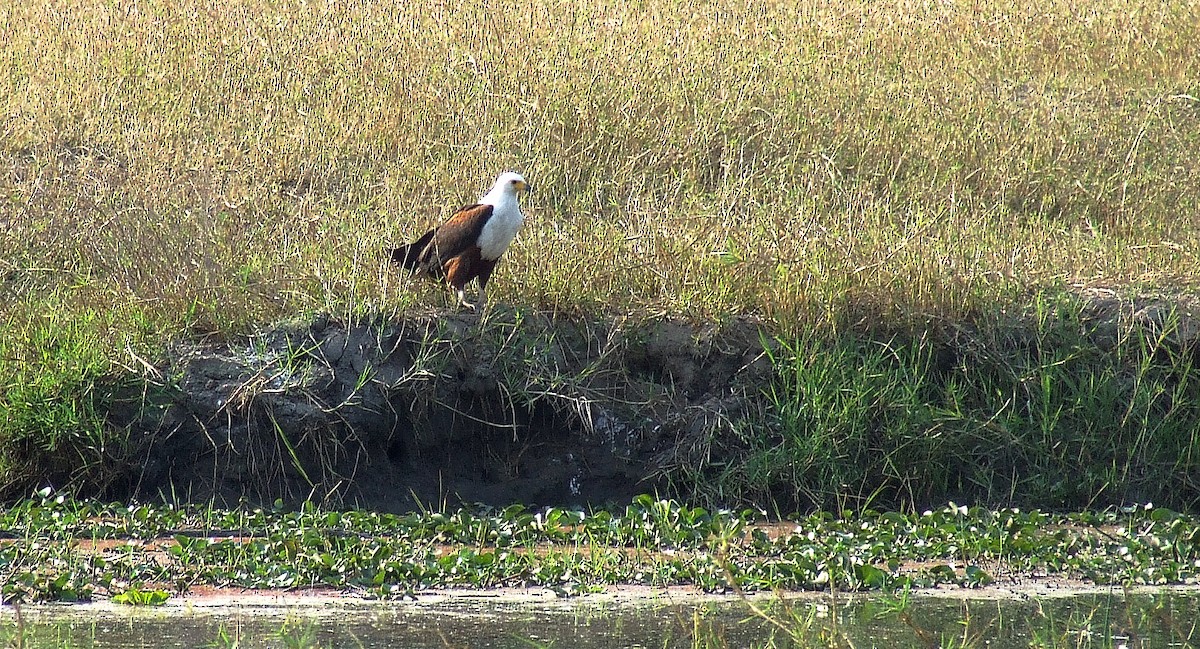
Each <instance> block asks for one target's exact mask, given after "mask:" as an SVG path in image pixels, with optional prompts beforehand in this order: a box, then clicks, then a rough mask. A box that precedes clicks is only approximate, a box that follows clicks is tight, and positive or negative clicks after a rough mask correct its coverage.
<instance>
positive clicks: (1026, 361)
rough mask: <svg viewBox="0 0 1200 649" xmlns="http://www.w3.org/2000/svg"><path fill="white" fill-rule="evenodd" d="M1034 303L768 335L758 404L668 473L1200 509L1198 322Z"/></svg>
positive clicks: (700, 441) (750, 483) (841, 491)
mask: <svg viewBox="0 0 1200 649" xmlns="http://www.w3.org/2000/svg"><path fill="white" fill-rule="evenodd" d="M1031 311H1032V312H1031V313H1029V314H1025V315H1023V316H1021V317H1015V318H1013V317H1009V318H1008V319H1007V321H1004V322H990V323H980V324H979V325H977V326H976V327H971V328H963V327H956V328H953V329H951V330H950V331H942V332H934V333H929V334H926V335H923V336H922V337H920V338H912V337H911V336H901V335H895V336H894V337H892V338H890V339H887V338H882V339H881V338H880V336H878V335H874V336H871V335H862V334H854V335H843V336H840V337H837V338H835V339H833V340H830V339H828V338H826V337H823V336H819V335H815V334H809V335H801V336H799V337H796V338H784V339H782V340H781V341H780V342H779V344H777V345H771V344H768V345H767V346H768V349H769V350H772V351H770V353H771V355H772V363H773V365H774V366H775V368H776V378H775V380H774V381H773V382H772V384H771V385H770V386H769V387H767V388H766V389H765V392H766V406H765V412H764V413H760V414H758V415H757V416H752V417H749V418H747V419H746V420H743V421H740V422H734V423H733V424H732V425H730V426H725V427H713V428H711V429H707V430H703V431H698V432H697V433H696V434H694V435H693V436H692V439H689V440H687V443H685V444H681V445H680V446H679V448H678V449H677V455H676V456H675V457H674V458H673V459H674V461H673V462H672V463H671V464H670V466H669V468H668V470H667V475H668V477H669V478H670V479H671V480H673V481H675V483H677V484H678V486H679V489H680V491H682V492H685V493H690V494H692V495H693V496H692V497H693V499H695V501H696V502H730V501H731V500H732V501H737V500H741V501H743V502H752V503H765V504H774V506H775V507H777V508H779V511H781V512H784V513H786V512H788V511H793V510H795V509H796V508H799V509H801V510H804V509H807V508H813V507H817V508H834V509H841V508H844V507H854V508H861V507H872V506H877V507H900V508H905V507H922V506H924V504H926V503H929V502H935V501H936V500H937V499H939V498H947V497H949V498H958V499H965V500H967V501H971V502H973V501H983V502H991V503H1009V504H1018V505H1024V506H1031V505H1032V506H1040V507H1051V508H1055V507H1057V508H1061V507H1063V506H1064V505H1065V506H1068V507H1071V506H1074V507H1090V506H1095V505H1097V504H1099V505H1108V504H1113V503H1116V504H1121V503H1128V502H1139V501H1142V502H1144V501H1153V502H1158V503H1163V504H1168V505H1169V506H1173V507H1180V508H1184V509H1187V510H1189V511H1190V510H1193V509H1194V508H1195V507H1196V506H1197V504H1200V484H1198V483H1197V482H1196V480H1195V478H1194V477H1193V476H1196V475H1200V464H1198V461H1200V458H1198V457H1197V455H1196V453H1195V449H1197V448H1200V368H1198V367H1197V366H1196V364H1195V362H1194V358H1195V356H1194V353H1195V347H1196V343H1197V341H1196V340H1194V339H1193V338H1191V337H1190V336H1194V329H1191V328H1193V327H1195V324H1196V323H1194V322H1191V321H1189V322H1186V323H1184V325H1183V326H1181V321H1180V319H1179V317H1178V314H1177V313H1173V312H1170V311H1169V310H1167V309H1165V308H1160V309H1159V310H1158V311H1157V316H1158V320H1156V321H1155V322H1143V323H1141V324H1134V325H1130V324H1128V323H1126V324H1118V323H1117V322H1115V321H1113V320H1098V319H1097V318H1096V317H1095V305H1094V304H1091V303H1089V302H1088V301H1087V300H1085V299H1081V298H1079V297H1075V296H1068V295H1052V296H1046V295H1042V296H1039V297H1038V298H1037V299H1036V300H1035V303H1034V307H1033V308H1032V309H1031ZM1183 329H1189V330H1188V331H1183ZM1181 339H1182V342H1181ZM705 458H710V459H709V460H708V461H706V460H705ZM768 506H769V505H768Z"/></svg>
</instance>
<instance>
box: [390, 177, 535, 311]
mask: <svg viewBox="0 0 1200 649" xmlns="http://www.w3.org/2000/svg"><path fill="white" fill-rule="evenodd" d="M530 189H531V187H530V185H529V183H528V182H526V181H525V178H524V177H523V176H521V174H518V173H515V172H512V171H508V172H505V173H502V174H500V176H499V177H498V178H496V183H495V184H494V185H492V188H491V190H489V191H488V193H487V194H485V195H484V196H483V198H482V199H480V200H479V202H478V203H475V204H472V205H466V206H464V207H461V208H459V209H458V210H457V211H456V212H455V213H454V214H452V215H451V216H450V218H449V219H448V220H447V221H446V222H445V223H443V224H442V225H439V226H437V227H435V228H433V229H432V230H429V231H428V232H426V233H425V234H424V235H422V236H421V238H419V239H417V240H416V241H414V242H413V243H410V244H408V245H405V246H402V247H400V248H396V249H395V250H392V251H391V258H392V261H394V262H396V263H398V264H400V265H401V266H403V267H405V268H407V269H409V270H412V271H415V272H420V273H423V274H425V275H427V276H429V277H433V278H436V279H441V278H445V279H446V283H448V284H449V285H450V287H451V288H453V289H454V291H455V292H456V293H457V294H458V300H459V302H461V303H462V304H464V305H465V306H468V307H471V308H476V306H475V305H474V304H471V303H470V302H467V300H466V297H465V294H464V289H463V287H464V286H466V284H467V282H469V281H471V280H473V279H478V280H479V300H478V302H479V304H485V303H486V302H487V290H486V288H487V282H488V279H489V278H490V277H491V276H492V270H494V269H495V267H496V262H498V261H499V260H500V255H502V254H504V251H505V250H507V249H508V246H509V244H511V243H512V241H513V239H514V238H515V237H516V236H517V232H518V231H520V229H521V225H523V224H524V223H525V215H524V214H522V213H521V206H520V205H519V204H518V203H517V195H518V194H520V193H521V192H525V191H529V190H530Z"/></svg>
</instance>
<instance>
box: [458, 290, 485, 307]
mask: <svg viewBox="0 0 1200 649" xmlns="http://www.w3.org/2000/svg"><path fill="white" fill-rule="evenodd" d="M454 293H455V294H456V295H458V303H459V304H461V305H463V306H465V307H467V308H468V309H474V310H476V311H478V310H479V303H480V302H482V300H478V301H477V302H476V303H475V304H472V303H470V302H468V301H467V291H466V289H465V288H464V287H462V286H455V287H454Z"/></svg>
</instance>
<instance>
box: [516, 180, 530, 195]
mask: <svg viewBox="0 0 1200 649" xmlns="http://www.w3.org/2000/svg"><path fill="white" fill-rule="evenodd" d="M513 187H514V188H515V189H516V190H517V191H519V192H531V191H533V185H530V184H529V183H527V182H525V181H524V180H518V181H516V182H514V183H513Z"/></svg>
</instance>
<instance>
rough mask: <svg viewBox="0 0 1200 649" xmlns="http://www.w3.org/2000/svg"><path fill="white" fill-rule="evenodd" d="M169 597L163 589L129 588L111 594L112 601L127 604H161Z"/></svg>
mask: <svg viewBox="0 0 1200 649" xmlns="http://www.w3.org/2000/svg"><path fill="white" fill-rule="evenodd" d="M170 598H171V596H170V595H169V594H168V593H167V592H166V591H165V590H141V589H138V588H130V589H129V590H127V591H125V592H123V593H118V594H116V595H113V596H112V601H114V602H116V603H117V604H127V605H129V606H162V605H163V604H165V603H166V602H167V600H168V599H170Z"/></svg>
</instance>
